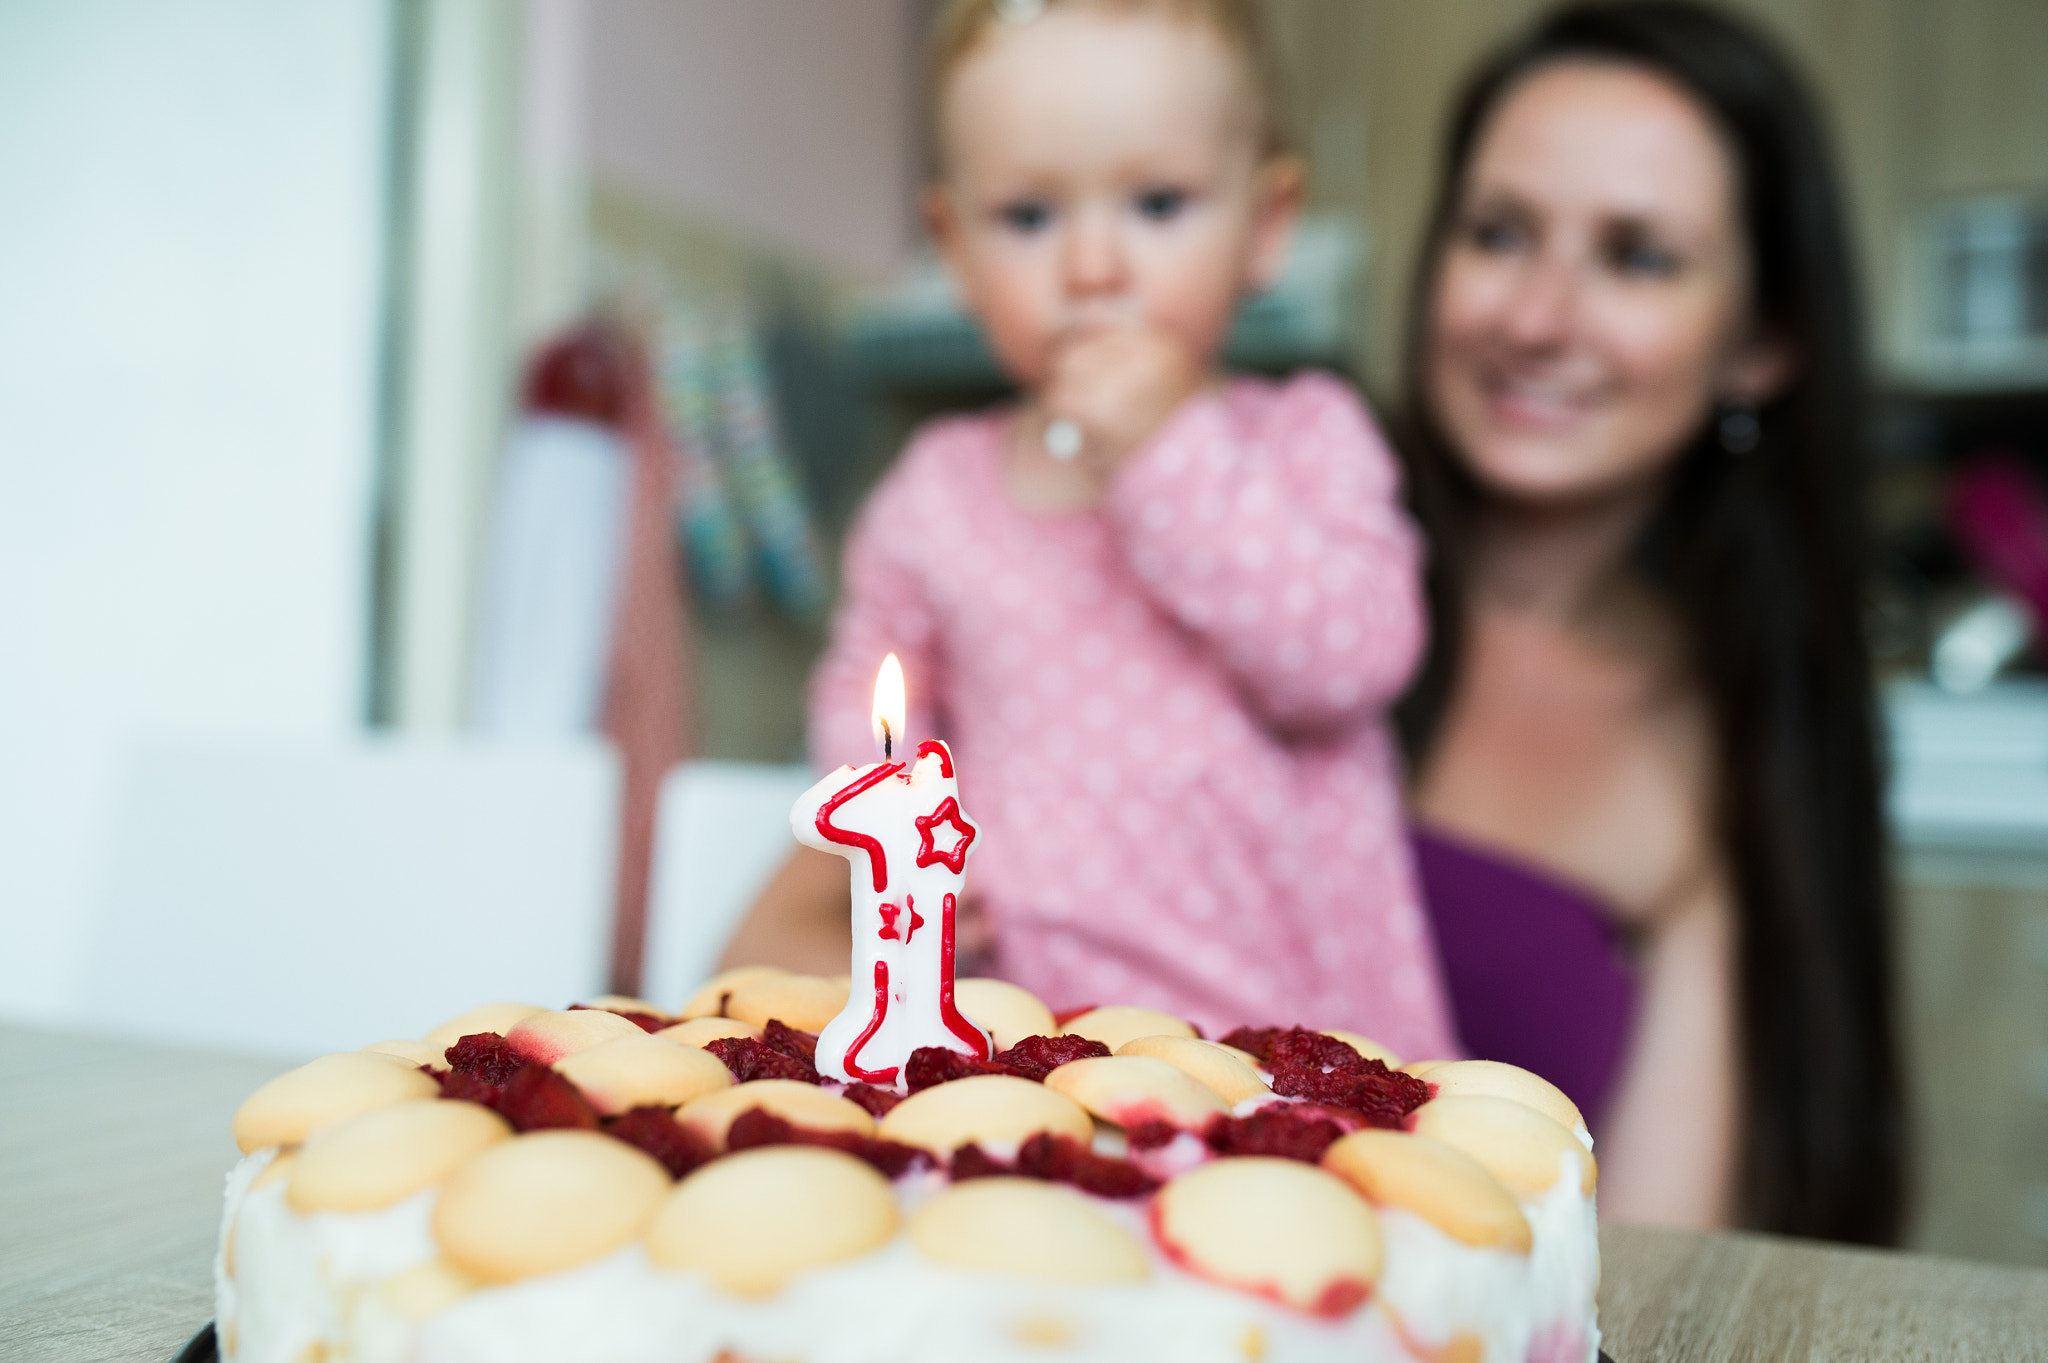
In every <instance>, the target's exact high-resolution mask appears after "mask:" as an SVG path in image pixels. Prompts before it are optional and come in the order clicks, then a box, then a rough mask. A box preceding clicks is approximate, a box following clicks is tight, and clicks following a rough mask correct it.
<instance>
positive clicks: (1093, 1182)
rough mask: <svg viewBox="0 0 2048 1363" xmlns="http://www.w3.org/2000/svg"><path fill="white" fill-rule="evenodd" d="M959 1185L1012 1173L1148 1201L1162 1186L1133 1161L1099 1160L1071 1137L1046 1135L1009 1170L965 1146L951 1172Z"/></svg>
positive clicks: (1024, 1148)
mask: <svg viewBox="0 0 2048 1363" xmlns="http://www.w3.org/2000/svg"><path fill="white" fill-rule="evenodd" d="M950 1172H951V1173H952V1176H953V1181H954V1182H956V1183H958V1182H961V1181H963V1180H965V1179H971V1178H991V1177H994V1176H995V1175H998V1174H1010V1175H1014V1176H1016V1177H1019V1178H1035V1179H1041V1180H1043V1181H1045V1182H1047V1183H1070V1184H1072V1185H1073V1186H1074V1187H1076V1188H1079V1189H1080V1190H1081V1191H1082V1192H1084V1193H1093V1194H1095V1195H1096V1196H1097V1197H1143V1196H1145V1195H1146V1194H1147V1193H1150V1192H1152V1191H1153V1190H1154V1189H1156V1188H1158V1187H1159V1180H1157V1179H1155V1178H1152V1177H1150V1176H1149V1175H1147V1174H1146V1173H1145V1172H1144V1171H1143V1170H1141V1169H1139V1168H1138V1166H1137V1165H1135V1164H1132V1163H1131V1162H1130V1161H1129V1160H1120V1159H1111V1158H1110V1157H1109V1156H1107V1155H1098V1154H1096V1153H1095V1152H1094V1151H1093V1150H1090V1149H1089V1148H1088V1147H1087V1146H1086V1145H1084V1144H1082V1143H1081V1142H1080V1141H1077V1140H1075V1139H1074V1138H1073V1137H1072V1136H1057V1135H1054V1134H1053V1133H1052V1132H1050V1131H1041V1132H1039V1133H1037V1134H1036V1135H1034V1136H1030V1137H1027V1138H1026V1139H1025V1141H1024V1144H1022V1145H1021V1146H1019V1147H1017V1162H1016V1163H1015V1164H1014V1165H1006V1164H1004V1163H1003V1162H1002V1161H1001V1160H998V1159H996V1158H995V1157H994V1156H992V1155H990V1154H989V1153H988V1152H987V1151H986V1150H983V1149H982V1148H981V1147H980V1146H978V1145H963V1146H961V1147H960V1148H959V1149H958V1150H955V1151H954V1152H953V1166H952V1169H951V1171H950Z"/></svg>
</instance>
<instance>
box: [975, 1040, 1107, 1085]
mask: <svg viewBox="0 0 2048 1363" xmlns="http://www.w3.org/2000/svg"><path fill="white" fill-rule="evenodd" d="M1108 1054H1109V1047H1107V1046H1105V1045H1103V1044H1102V1043H1101V1042H1100V1041H1094V1040H1090V1039H1089V1038H1088V1037H1085V1036H1027V1037H1025V1038H1024V1039H1023V1040H1022V1041H1020V1042H1018V1043H1017V1044H1016V1045H1014V1046H1012V1047H1010V1049H1009V1050H1007V1051H998V1052H996V1055H995V1059H994V1061H993V1062H992V1063H994V1064H996V1065H999V1066H1001V1067H1002V1068H1003V1069H1005V1070H1007V1071H1008V1072H1010V1073H1011V1074H1014V1075H1016V1076H1017V1077H1018V1078H1019V1079H1030V1080H1033V1081H1035V1082H1037V1083H1041V1084H1042V1083H1044V1082H1045V1076H1047V1075H1048V1074H1051V1073H1052V1072H1053V1071H1054V1070H1056V1069H1058V1068H1059V1067H1060V1066H1062V1065H1066V1064H1070V1063H1072V1062H1073V1061H1076V1060H1087V1059H1090V1058H1092V1057H1094V1056H1098V1055H1108Z"/></svg>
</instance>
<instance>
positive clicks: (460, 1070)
mask: <svg viewBox="0 0 2048 1363" xmlns="http://www.w3.org/2000/svg"><path fill="white" fill-rule="evenodd" d="M443 1054H444V1055H445V1056H446V1057H447V1060H448V1070H449V1073H451V1074H465V1075H469V1076H471V1077H472V1078H474V1079H477V1080H480V1081H481V1082H483V1083H485V1084H488V1085H490V1086H491V1087H492V1088H501V1087H503V1086H504V1083H505V1081H506V1080H507V1079H510V1078H511V1077H512V1076H513V1075H514V1074H517V1073H518V1072H519V1070H520V1069H521V1068H522V1067H524V1066H525V1064H526V1061H525V1060H524V1059H522V1058H521V1057H520V1055H519V1053H518V1052H517V1051H514V1050H513V1049H512V1045H511V1043H510V1042H508V1041H506V1040H505V1038H504V1037H502V1036H499V1035H498V1034H497V1033H496V1032H472V1033H471V1034H470V1035H468V1036H466V1037H463V1038H462V1039H461V1040H459V1041H457V1042H456V1043H455V1044H454V1045H453V1046H450V1047H449V1048H448V1049H447V1050H446V1051H445V1052H443Z"/></svg>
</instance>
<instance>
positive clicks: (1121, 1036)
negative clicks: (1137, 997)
mask: <svg viewBox="0 0 2048 1363" xmlns="http://www.w3.org/2000/svg"><path fill="white" fill-rule="evenodd" d="M1060 1032H1061V1034H1062V1035H1065V1036H1085V1037H1087V1038H1088V1039H1089V1040H1090V1041H1100V1042H1101V1043H1102V1044H1103V1045H1105V1046H1107V1047H1109V1049H1110V1050H1111V1052H1114V1051H1115V1050H1116V1049H1117V1047H1119V1046H1121V1045H1123V1044H1124V1043H1125V1042H1126V1041H1135V1040H1137V1039H1138V1038H1139V1037H1141V1036H1190V1037H1191V1036H1193V1035H1194V1034H1195V1029H1194V1028H1193V1027H1191V1026H1189V1025H1188V1024H1187V1022H1185V1021H1184V1020H1182V1019H1180V1018H1177V1017H1175V1016H1173V1014H1171V1013H1162V1012H1160V1011H1159V1010H1158V1009H1156V1008H1130V1007H1125V1006H1122V1005H1118V1006H1115V1007H1110V1008H1090V1009H1089V1010H1088V1011H1087V1012H1085V1013H1083V1014H1081V1016H1079V1017H1077V1018H1073V1019H1071V1020H1070V1021H1069V1022H1068V1023H1067V1025H1066V1026H1064V1027H1062V1028H1060Z"/></svg>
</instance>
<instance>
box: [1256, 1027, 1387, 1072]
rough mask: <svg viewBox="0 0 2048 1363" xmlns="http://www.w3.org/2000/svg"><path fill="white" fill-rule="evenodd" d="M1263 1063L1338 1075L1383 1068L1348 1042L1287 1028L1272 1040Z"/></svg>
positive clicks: (1382, 1069)
mask: <svg viewBox="0 0 2048 1363" xmlns="http://www.w3.org/2000/svg"><path fill="white" fill-rule="evenodd" d="M1265 1060H1266V1063H1267V1065H1268V1066H1271V1067H1275V1068H1277V1067H1278V1066H1281V1065H1305V1066H1307V1067H1308V1068H1309V1069H1312V1070H1332V1071H1335V1072H1336V1073H1338V1074H1367V1073H1370V1072H1371V1071H1370V1068H1369V1067H1370V1066H1373V1065H1378V1066H1379V1068H1380V1069H1381V1071H1385V1069H1386V1065H1385V1064H1384V1063H1383V1062H1381V1061H1378V1060H1368V1059H1367V1058H1366V1057H1365V1056H1362V1055H1360V1054H1359V1053H1358V1051H1357V1049H1356V1048H1355V1047H1353V1046H1352V1045H1350V1044H1349V1043H1348V1042H1343V1041H1339V1040H1338V1039H1337V1038H1336V1037H1333V1036H1325V1035H1323V1034H1322V1033H1321V1032H1311V1031H1309V1030H1308V1029H1307V1028H1306V1027H1290V1028H1288V1029H1287V1030H1286V1031H1284V1032H1282V1033H1280V1034H1279V1035H1278V1036H1276V1037H1274V1038H1273V1044H1272V1045H1271V1046H1270V1047H1269V1048H1268V1049H1267V1051H1266V1056H1265Z"/></svg>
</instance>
